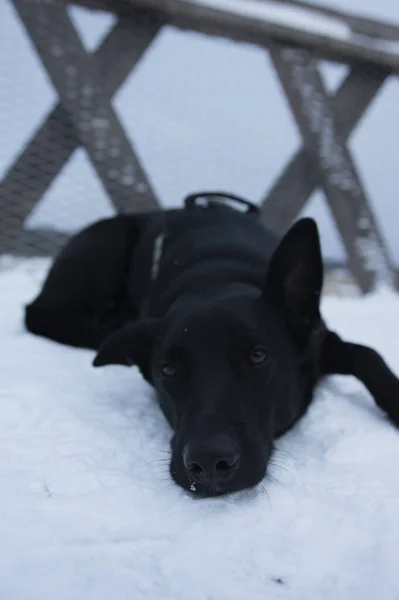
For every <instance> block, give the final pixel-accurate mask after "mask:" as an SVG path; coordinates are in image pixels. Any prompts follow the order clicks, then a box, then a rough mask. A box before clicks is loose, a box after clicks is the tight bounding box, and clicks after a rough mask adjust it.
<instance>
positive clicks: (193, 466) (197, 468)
mask: <svg viewBox="0 0 399 600" xmlns="http://www.w3.org/2000/svg"><path fill="white" fill-rule="evenodd" d="M185 466H186V469H187V471H190V472H191V473H196V474H200V473H203V471H204V469H203V468H202V467H201V465H199V464H197V463H194V462H192V463H188V464H186V465H185Z"/></svg>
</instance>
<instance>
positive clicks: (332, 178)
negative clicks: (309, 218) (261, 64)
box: [271, 44, 397, 292]
mask: <svg viewBox="0 0 399 600" xmlns="http://www.w3.org/2000/svg"><path fill="white" fill-rule="evenodd" d="M271 57H272V60H273V63H274V66H275V68H276V71H277V73H278V76H279V78H280V81H281V84H282V86H283V89H284V91H285V94H286V96H287V99H288V101H289V104H290V106H291V109H292V112H293V114H294V116H295V118H296V121H297V123H298V126H299V129H300V131H301V134H302V137H303V141H304V146H305V150H306V151H307V152H308V154H309V156H310V157H311V159H312V163H313V167H314V169H315V170H316V171H317V173H318V175H317V176H318V179H319V181H320V183H321V185H322V187H323V189H324V192H325V195H326V199H327V202H328V205H329V207H330V210H331V212H332V215H333V217H334V220H335V221H336V224H337V226H338V231H339V233H340V234H341V237H342V240H343V243H344V245H345V248H346V251H347V254H348V259H349V265H350V269H351V271H352V273H353V274H354V276H355V277H356V280H357V282H358V284H359V286H360V288H361V290H362V291H363V292H368V291H371V290H372V289H373V288H374V286H375V285H376V284H377V283H378V282H381V281H383V282H384V283H386V284H387V285H390V286H391V287H394V286H396V285H397V281H396V272H395V270H394V268H393V266H392V263H391V260H390V257H389V255H388V251H387V248H386V245H385V243H384V240H383V237H382V235H381V233H380V231H379V228H378V225H377V222H376V220H375V218H374V215H373V212H372V210H371V207H370V204H369V202H368V199H367V197H366V195H365V192H364V190H363V186H362V182H361V180H360V177H359V174H358V172H357V169H356V167H355V165H354V164H353V162H352V159H351V156H350V153H349V151H348V149H347V147H346V145H345V143H344V140H343V136H342V135H341V133H340V131H339V129H338V127H337V123H336V122H335V115H334V112H333V111H332V109H331V106H330V100H329V98H328V97H327V94H326V92H325V90H324V86H323V83H322V80H321V77H320V75H319V72H318V70H317V64H316V61H315V60H314V58H313V57H312V55H311V54H310V53H309V52H308V51H306V50H302V49H297V48H287V47H284V46H280V45H278V44H276V45H274V46H273V47H272V48H271Z"/></svg>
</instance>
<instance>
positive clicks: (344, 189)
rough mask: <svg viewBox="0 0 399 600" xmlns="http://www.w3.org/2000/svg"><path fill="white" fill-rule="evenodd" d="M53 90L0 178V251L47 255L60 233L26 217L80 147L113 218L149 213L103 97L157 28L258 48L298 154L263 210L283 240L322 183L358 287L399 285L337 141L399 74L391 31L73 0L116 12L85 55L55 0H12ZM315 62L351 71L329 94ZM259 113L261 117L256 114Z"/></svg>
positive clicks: (177, 5) (191, 5) (226, 3)
mask: <svg viewBox="0 0 399 600" xmlns="http://www.w3.org/2000/svg"><path fill="white" fill-rule="evenodd" d="M12 2H13V4H14V6H15V9H16V11H17V13H18V15H19V17H20V19H21V21H22V22H23V24H24V26H25V29H26V32H27V34H28V35H29V37H30V39H31V41H32V43H33V45H34V46H35V48H36V50H37V52H38V54H39V56H40V58H41V60H42V62H43V65H44V66H45V68H46V71H47V73H48V75H49V77H50V78H51V80H52V83H53V85H54V87H55V89H56V90H57V92H58V96H59V104H58V105H57V106H56V107H55V108H54V109H53V110H52V112H51V113H50V114H49V115H48V116H47V118H46V119H45V120H44V122H43V123H42V124H41V126H40V127H39V129H38V130H37V131H36V132H35V134H34V135H33V137H32V138H31V139H30V140H29V142H28V143H27V144H26V146H25V148H24V149H23V150H22V152H21V154H20V155H19V156H18V158H17V159H16V161H15V162H14V164H13V165H12V166H11V167H10V168H9V169H8V171H7V173H6V174H5V177H4V179H3V181H1V182H0V214H1V216H2V217H1V222H0V253H1V252H10V253H15V254H20V255H52V254H54V253H55V251H56V250H57V249H58V248H59V247H60V246H61V245H62V244H63V243H64V242H65V239H66V236H65V234H62V233H61V232H57V231H54V230H26V229H24V221H25V219H26V217H27V215H28V214H29V213H30V212H31V211H32V209H33V208H34V206H35V205H36V204H37V203H38V202H39V200H40V199H41V197H42V196H43V194H44V192H45V191H46V190H47V189H48V187H49V186H50V184H51V183H52V181H53V180H54V179H55V177H56V176H57V175H58V173H59V172H60V171H61V169H62V167H63V166H64V165H65V163H66V162H67V160H68V159H69V157H70V156H71V154H72V153H73V151H74V150H75V149H76V148H77V147H83V148H85V150H86V152H87V154H88V156H89V158H90V160H91V163H92V165H93V166H94V169H95V171H96V173H97V175H98V177H99V179H100V180H101V182H102V184H103V187H104V189H105V190H106V191H107V193H108V195H109V198H110V199H111V201H112V203H113V205H114V207H115V209H116V210H117V211H118V212H126V211H146V210H150V209H153V208H154V207H156V206H158V204H159V203H158V201H157V198H156V196H155V193H154V191H153V189H152V187H151V184H150V181H149V177H148V176H147V174H146V173H145V170H144V168H143V167H142V165H141V164H140V160H139V158H138V156H137V154H136V153H135V151H134V148H133V147H132V144H131V142H130V141H129V139H128V138H127V136H126V134H125V131H124V129H123V127H122V125H121V123H120V121H119V119H118V117H117V114H116V113H115V111H114V109H113V107H112V104H111V98H112V96H113V95H114V93H115V92H116V90H117V89H118V88H119V87H120V86H121V85H122V83H123V82H124V80H125V79H126V77H127V76H128V75H129V73H130V72H131V71H132V69H134V67H135V65H136V64H137V63H138V61H139V60H140V58H141V56H142V55H143V53H144V52H145V51H146V49H147V48H148V47H149V46H150V44H151V43H152V41H153V40H154V38H155V37H156V36H157V34H158V33H159V31H160V30H161V28H162V26H163V25H165V24H168V25H172V26H174V27H177V28H180V29H187V30H193V31H198V32H200V33H203V34H205V35H212V36H222V37H225V38H229V39H232V40H234V41H236V42H244V43H251V44H256V45H258V46H260V47H264V48H265V51H267V52H269V53H270V56H271V59H272V62H273V65H274V67H275V70H276V74H277V76H278V78H279V81H280V83H281V86H282V88H283V90H284V92H285V95H286V97H287V100H288V102H289V105H290V107H291V110H292V113H293V115H294V117H295V119H296V122H297V124H298V128H299V130H300V132H301V136H302V140H303V147H302V149H301V150H300V151H298V152H297V154H296V155H295V156H294V157H293V158H292V159H291V161H290V162H289V164H288V165H287V167H286V168H285V169H284V172H283V173H282V174H280V176H279V177H278V178H277V179H276V183H275V185H274V186H273V187H272V189H271V190H270V192H269V193H268V195H267V197H266V198H265V199H264V202H263V204H262V214H263V218H264V220H265V222H267V224H268V226H272V227H273V228H274V230H275V231H276V232H278V233H282V232H283V231H284V230H286V229H287V227H288V226H289V225H290V223H291V222H292V221H293V220H294V219H295V218H296V217H297V216H298V214H299V213H300V211H301V210H302V209H303V207H304V206H305V204H306V203H307V201H308V199H309V197H310V196H311V194H312V192H313V191H314V190H315V189H316V188H318V187H321V188H322V189H323V190H324V193H325V197H326V200H327V202H328V205H329V208H330V210H331V212H332V215H333V217H334V220H335V222H336V225H337V228H338V230H339V232H340V234H341V237H342V240H343V242H344V245H345V249H346V252H347V255H348V263H349V267H350V270H351V272H352V274H353V276H354V278H355V280H356V282H357V283H358V285H359V287H360V289H361V290H362V291H363V292H367V291H369V290H371V289H372V288H373V286H374V284H375V282H376V281H377V280H378V281H381V280H383V281H385V282H389V283H390V284H391V285H394V286H396V287H398V283H399V277H398V273H397V271H396V270H395V269H394V268H393V266H392V262H391V259H390V257H389V254H388V250H387V247H386V245H385V243H384V240H383V236H382V235H381V233H380V230H379V226H378V223H377V221H376V218H375V216H374V214H373V210H372V207H371V204H370V201H369V199H368V197H367V193H366V191H365V190H364V186H363V184H362V181H361V178H360V177H359V174H358V172H357V169H356V167H355V165H354V163H353V160H352V157H351V155H350V152H349V150H348V147H347V144H346V141H347V140H348V138H349V136H350V134H351V132H352V130H353V129H354V127H355V126H356V124H357V123H358V122H359V121H360V120H361V118H362V116H363V115H364V113H365V111H366V109H367V108H368V107H369V105H370V103H371V102H372V101H373V99H374V98H375V97H376V95H377V94H378V92H379V90H380V89H381V87H382V85H383V83H384V82H385V81H386V80H387V78H388V77H389V76H391V75H392V74H396V73H398V72H399V28H397V27H395V26H392V25H388V24H384V23H378V22H374V21H370V20H368V19H363V18H361V17H357V16H353V15H347V14H344V13H340V12H338V11H334V10H330V9H326V8H324V9H323V8H315V7H313V6H312V5H310V4H308V3H306V2H301V1H300V0H281V1H277V0H274V1H273V0H77V1H75V2H74V3H75V4H80V5H82V6H85V7H87V8H92V9H100V10H107V11H111V12H113V13H115V14H117V15H118V20H117V22H116V24H115V25H114V27H113V29H112V30H111V31H110V33H109V34H108V35H107V36H106V38H105V39H104V40H103V42H102V44H101V46H100V47H99V48H98V50H97V51H96V52H95V53H93V54H92V55H90V54H89V53H88V52H87V51H86V49H85V48H84V46H83V44H82V42H81V40H80V38H79V35H78V33H77V31H76V30H75V28H74V26H73V23H72V21H71V19H70V17H69V15H68V12H67V10H66V8H67V7H66V4H67V2H64V1H63V0H33V1H32V0H12ZM320 59H327V60H333V61H337V62H343V63H346V64H348V65H350V66H351V69H350V71H349V73H348V75H347V77H346V79H345V80H344V82H343V83H342V85H341V87H340V88H339V89H338V91H337V93H336V94H335V96H329V94H328V93H327V91H326V89H325V86H324V84H323V82H322V79H321V77H320V74H319V70H318V61H319V60H320ZM260 118H261V115H260Z"/></svg>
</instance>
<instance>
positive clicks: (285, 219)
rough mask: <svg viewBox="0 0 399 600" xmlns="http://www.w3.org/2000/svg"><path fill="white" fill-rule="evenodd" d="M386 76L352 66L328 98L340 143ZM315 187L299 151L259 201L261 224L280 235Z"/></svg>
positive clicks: (309, 167)
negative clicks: (335, 90) (340, 138)
mask: <svg viewBox="0 0 399 600" xmlns="http://www.w3.org/2000/svg"><path fill="white" fill-rule="evenodd" d="M389 75H390V72H388V71H384V70H379V69H370V68H369V67H367V66H364V65H357V66H355V67H352V69H351V71H350V72H349V74H348V75H347V77H346V78H345V80H344V82H343V83H342V85H341V87H340V88H339V90H338V91H337V93H336V95H335V96H331V97H330V99H331V100H330V101H331V110H332V111H333V113H334V115H335V122H336V124H337V129H338V131H339V133H340V135H341V136H342V139H343V141H346V140H347V139H348V137H349V136H350V134H351V133H352V131H353V130H354V129H355V127H356V126H357V124H358V123H359V121H360V120H361V118H362V117H363V115H364V114H365V112H366V110H367V108H368V107H369V105H370V103H371V102H372V101H373V99H374V98H375V97H376V95H377V94H378V92H379V91H380V89H381V87H382V85H383V83H384V82H385V81H386V80H387V78H388V77H389ZM319 184H320V180H319V176H318V173H317V171H316V170H315V169H314V166H313V161H312V157H311V156H310V155H309V153H307V152H306V151H305V150H304V149H303V148H301V149H300V150H298V152H297V153H296V154H295V155H294V157H293V158H292V159H291V160H290V162H289V163H288V165H287V167H286V168H285V169H284V171H283V173H282V174H281V175H280V176H279V177H278V178H277V180H276V182H275V183H274V185H273V187H272V188H271V190H270V191H269V192H268V193H267V194H266V196H265V198H264V200H263V201H262V209H261V212H262V219H263V221H264V223H265V224H266V225H267V226H268V227H269V228H271V229H272V230H273V231H275V232H276V233H278V234H283V233H284V232H285V231H287V229H288V227H289V226H290V225H291V224H292V223H293V221H294V220H295V219H296V218H297V217H298V215H299V213H300V212H301V210H302V209H303V208H304V206H305V204H306V202H307V201H308V199H309V198H310V196H311V195H312V193H313V192H314V190H315V189H316V188H317V187H318V186H319Z"/></svg>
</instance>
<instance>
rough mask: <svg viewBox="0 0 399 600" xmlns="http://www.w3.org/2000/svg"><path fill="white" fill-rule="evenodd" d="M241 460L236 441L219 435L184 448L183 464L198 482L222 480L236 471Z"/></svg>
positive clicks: (191, 476)
mask: <svg viewBox="0 0 399 600" xmlns="http://www.w3.org/2000/svg"><path fill="white" fill-rule="evenodd" d="M239 462H240V455H239V452H238V448H237V445H236V443H235V442H234V441H233V440H231V439H230V438H228V437H227V436H218V437H216V436H215V437H212V438H208V439H206V440H201V441H200V442H197V443H194V444H193V443H190V444H188V445H186V446H185V448H184V450H183V464H184V467H185V469H186V471H187V473H188V475H189V477H190V478H192V479H194V480H195V481H198V482H207V481H208V482H213V483H215V482H220V481H224V480H227V479H229V478H230V477H232V475H233V474H234V473H235V471H236V470H237V468H238V465H239Z"/></svg>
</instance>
